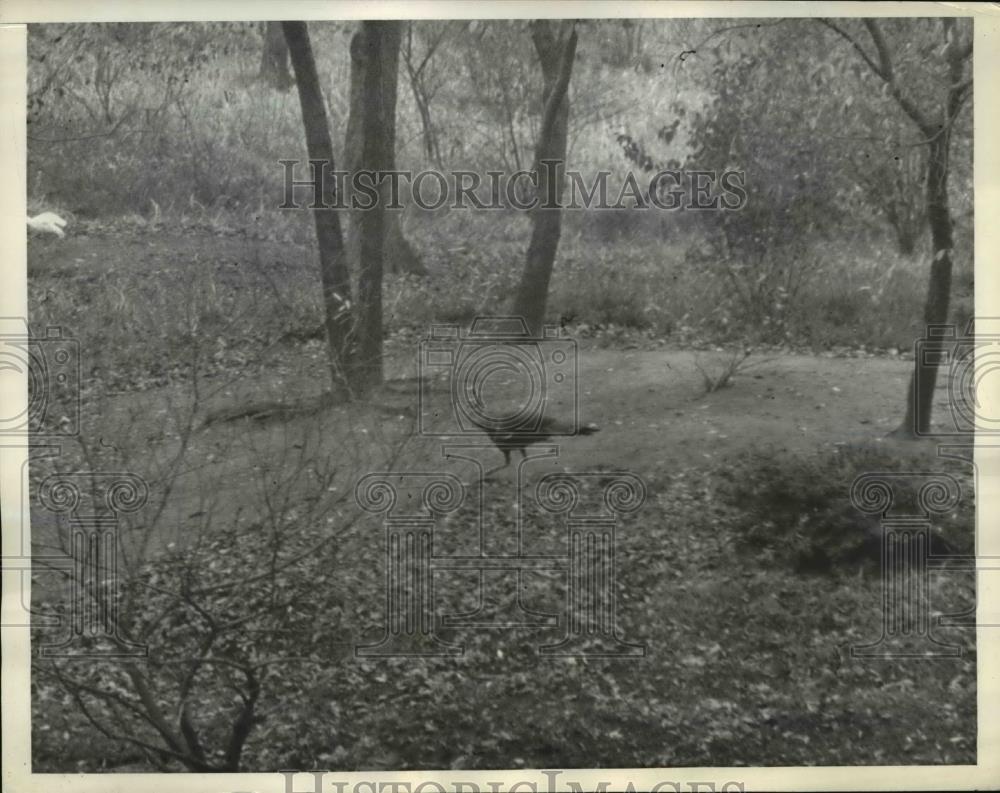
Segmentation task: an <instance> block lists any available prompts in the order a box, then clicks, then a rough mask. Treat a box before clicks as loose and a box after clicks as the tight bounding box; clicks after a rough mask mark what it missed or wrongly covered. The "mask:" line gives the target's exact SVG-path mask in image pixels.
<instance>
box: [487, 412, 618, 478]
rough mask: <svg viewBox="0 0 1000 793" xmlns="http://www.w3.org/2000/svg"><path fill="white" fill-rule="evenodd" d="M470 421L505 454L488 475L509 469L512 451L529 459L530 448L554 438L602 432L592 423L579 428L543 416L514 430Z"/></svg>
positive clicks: (494, 424)
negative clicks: (500, 462) (502, 462)
mask: <svg viewBox="0 0 1000 793" xmlns="http://www.w3.org/2000/svg"><path fill="white" fill-rule="evenodd" d="M470 420H471V421H472V423H473V424H475V425H476V426H477V427H478V428H479V429H481V430H482V431H483V432H485V433H486V435H487V436H488V437H489V439H490V440H491V441H492V442H493V444H494V445H495V446H496V447H497V448H498V449H499V450H500V451H501V452H503V459H504V464H503V465H499V466H497V467H496V468H492V469H490V471H489V472H488V473H493V472H495V471H499V470H500V469H501V468H506V467H508V466H509V465H510V453H511V452H512V451H515V450H516V451H520V452H521V457H522V458H527V456H528V452H527V448H528V447H529V446H531V445H533V444H536V443H544V442H545V441H547V440H549V439H550V438H552V437H553V436H555V437H558V436H573V435H593V434H594V433H595V432H600V427H598V426H597V425H596V424H593V423H590V424H584V425H582V426H579V427H577V426H575V425H574V424H571V423H569V422H567V421H561V420H560V419H557V418H555V417H554V416H542V417H541V418H540V419H539V420H538V421H537V422H536V421H526V422H524V423H523V424H522V425H521V426H520V427H515V428H513V429H511V428H508V427H505V426H501V425H500V424H499V423H491V422H488V421H479V420H476V419H470Z"/></svg>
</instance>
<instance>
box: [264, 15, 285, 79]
mask: <svg viewBox="0 0 1000 793" xmlns="http://www.w3.org/2000/svg"><path fill="white" fill-rule="evenodd" d="M260 77H261V79H262V80H263V81H264V82H265V83H267V84H268V85H270V86H271V87H272V88H277V89H278V90H279V91H287V90H288V89H289V88H291V87H292V75H291V72H289V70H288V43H287V42H286V41H285V34H284V32H283V31H282V29H281V23H280V22H265V23H264V48H263V54H262V55H261V59H260Z"/></svg>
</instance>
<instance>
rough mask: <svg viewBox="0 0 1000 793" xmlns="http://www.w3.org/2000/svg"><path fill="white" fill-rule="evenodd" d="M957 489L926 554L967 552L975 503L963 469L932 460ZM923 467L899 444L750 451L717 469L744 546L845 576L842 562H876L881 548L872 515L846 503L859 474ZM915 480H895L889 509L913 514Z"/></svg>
mask: <svg viewBox="0 0 1000 793" xmlns="http://www.w3.org/2000/svg"><path fill="white" fill-rule="evenodd" d="M933 462H934V465H933V467H932V469H931V470H934V471H941V472H947V473H949V474H950V475H952V476H955V477H956V478H958V480H959V482H960V483H961V485H962V493H961V500H960V503H959V505H958V507H957V508H956V509H955V510H954V511H953V512H952V513H950V514H946V515H939V516H934V518H933V519H932V521H931V523H932V531H933V535H932V550H933V551H934V552H935V553H942V554H970V553H972V552H973V538H974V529H975V500H974V492H973V488H972V481H971V478H970V477H969V476H968V474H967V469H964V468H963V467H962V466H961V465H959V464H957V463H955V462H953V461H952V462H950V463H948V462H947V461H944V460H935V461H933ZM927 470H928V461H927V459H926V458H925V457H921V456H920V454H919V452H918V451H916V450H914V451H907V450H906V449H905V448H901V447H900V444H898V443H889V442H886V443H881V444H879V443H875V444H867V445H845V446H841V447H837V448H835V449H833V450H831V451H826V452H820V453H817V454H815V455H812V456H805V455H802V454H795V453H792V452H789V451H788V450H785V449H779V448H768V449H765V450H761V451H755V452H750V453H747V454H745V455H743V456H742V458H741V459H740V460H738V461H737V462H735V463H734V464H733V465H731V466H727V467H726V468H725V469H721V470H720V471H719V479H720V483H721V484H720V495H721V496H722V498H723V500H724V501H726V502H727V503H728V504H730V505H731V506H732V507H733V508H734V510H735V511H734V515H733V518H732V521H733V522H732V526H733V528H734V531H735V532H736V534H737V535H738V536H739V537H741V540H742V542H743V543H745V544H746V546H747V547H748V548H753V549H756V550H758V551H760V550H764V551H765V552H767V553H769V554H774V555H775V556H777V557H779V558H780V559H782V560H783V561H784V562H787V563H792V564H795V565H796V566H798V567H799V568H800V569H813V570H817V569H818V570H826V569H829V568H830V567H831V566H833V567H835V568H840V569H844V570H847V569H849V567H845V566H844V565H845V563H847V564H848V565H849V566H852V565H851V563H856V562H859V561H861V562H871V561H874V562H877V561H878V560H879V553H880V547H881V524H880V520H879V518H878V516H871V515H869V514H866V513H863V512H861V511H860V510H858V509H857V508H856V507H855V506H854V505H853V504H852V503H851V496H850V493H851V485H852V483H853V482H854V480H855V479H856V478H857V477H858V476H860V475H862V474H865V473H883V472H896V473H908V472H913V473H914V474H915V475H916V474H917V472H924V471H927ZM921 484H922V481H920V480H919V477H917V476H915V477H914V478H912V479H910V478H903V479H897V480H894V488H895V489H894V496H895V498H896V499H897V501H895V502H894V509H896V508H898V509H900V510H902V511H908V510H909V511H916V504H917V492H918V490H919V487H920V485H921Z"/></svg>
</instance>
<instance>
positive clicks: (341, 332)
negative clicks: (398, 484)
mask: <svg viewBox="0 0 1000 793" xmlns="http://www.w3.org/2000/svg"><path fill="white" fill-rule="evenodd" d="M281 25H282V29H283V31H284V34H285V39H286V40H287V42H288V50H289V53H290V55H291V59H292V67H293V69H294V70H295V83H296V85H297V86H298V89H299V102H300V104H301V105H302V123H303V125H304V127H305V133H306V149H307V151H308V153H309V160H310V161H311V162H313V163H317V164H318V165H317V167H321V166H322V165H324V164H328V165H329V168H330V170H333V164H334V159H333V143H332V142H331V140H330V128H329V125H328V123H327V118H326V105H325V103H324V101H323V91H322V89H321V88H320V84H319V75H318V74H317V73H316V60H315V58H314V57H313V52H312V45H311V44H310V42H309V31H308V30H307V28H306V23H305V22H282V23H281ZM334 186H335V184H334V181H333V180H332V179H326V180H324V181H323V204H324V205H326V206H333V205H335V204H336V200H335V199H336V196H335V194H334ZM313 220H314V222H315V225H316V241H317V243H318V245H319V270H320V278H321V280H322V283H323V308H324V311H325V325H326V334H327V343H328V347H327V352H328V357H329V363H330V372H331V375H332V378H333V388H334V390H338V389H341V390H344V389H347V390H348V391H349V388H348V386H349V358H350V341H351V336H352V328H351V278H350V271H349V270H348V267H347V257H346V255H345V250H344V237H343V234H342V233H341V230H340V215H339V214H338V212H337V211H336V210H330V209H325V210H324V209H323V208H321V207H317V208H315V209H314V210H313Z"/></svg>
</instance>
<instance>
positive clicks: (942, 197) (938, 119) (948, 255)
mask: <svg viewBox="0 0 1000 793" xmlns="http://www.w3.org/2000/svg"><path fill="white" fill-rule="evenodd" d="M820 22H821V23H822V24H824V25H825V26H826V27H828V28H829V29H830V30H832V31H834V32H835V33H836V34H837V35H838V36H840V37H841V38H842V39H844V40H845V41H847V42H848V43H849V44H850V45H851V46H852V47H853V48H854V51H855V53H856V54H857V55H858V57H860V58H861V61H862V62H863V63H864V64H865V66H866V67H867V68H868V69H869V70H870V72H871V73H872V74H873V75H875V77H877V78H878V79H879V80H880V81H881V82H882V84H883V85H884V86H885V90H886V92H887V94H888V95H889V96H891V97H892V99H893V101H894V102H895V103H896V105H897V106H898V107H899V108H900V110H902V112H903V113H904V115H905V116H906V117H907V118H908V119H909V120H910V121H911V122H912V124H913V125H914V126H915V127H916V129H917V131H918V132H919V134H920V136H921V139H922V140H921V142H922V144H923V145H925V146H926V147H927V160H926V192H925V208H926V213H927V222H928V225H929V227H930V232H931V245H932V251H933V253H932V256H933V258H932V260H931V271H930V280H929V283H928V287H927V299H926V302H925V304H924V323H925V324H926V325H927V326H928V327H930V326H931V325H943V324H945V323H946V322H947V321H948V307H949V301H950V297H951V271H952V252H953V248H954V222H953V220H952V216H951V210H950V208H949V202H948V174H949V168H950V154H951V140H952V133H953V129H954V125H955V122H956V120H957V119H958V116H959V114H960V113H961V111H962V108H963V107H964V105H965V102H966V100H967V99H968V97H969V93H970V92H971V89H972V75H971V73H970V72H971V62H972V25H971V23H969V21H968V20H966V23H965V24H962V25H961V27H959V25H958V24H957V23H956V20H955V19H954V18H952V17H941V18H939V19H937V20H929V23H930V24H931V25H934V26H935V27H936V28H938V38H937V40H936V41H932V47H925V48H924V49H923V50H922V51H921V52H920V53H919V54H917V53H913V54H914V55H915V56H916V57H917V58H920V57H921V56H923V58H925V59H926V58H927V56H931V59H930V66H931V70H932V73H933V74H932V76H933V78H935V79H934V81H933V82H932V83H930V88H931V90H930V94H931V95H930V97H928V98H924V99H923V100H922V101H918V99H917V96H919V93H918V91H917V90H915V88H914V87H913V86H914V85H915V81H913V82H911V87H907V86H905V85H904V84H903V81H902V80H901V79H900V69H899V68H898V67H899V63H898V61H899V60H900V58H899V51H898V50H897V51H896V52H894V51H893V49H892V47H891V46H890V43H889V41H888V40H887V38H886V35H885V32H884V30H883V24H882V23H880V22H879V21H878V20H875V19H864V20H862V24H863V26H864V29H865V31H866V33H867V38H868V45H867V47H866V46H864V45H863V44H862V37H861V36H860V35H858V34H856V33H854V32H853V31H851V30H849V29H848V28H847V27H846V25H845V24H844V23H840V22H834V21H832V20H828V19H823V20H820ZM912 45H913V40H912V38H911V37H910V36H909V35H908V36H907V40H906V42H905V43H904V45H903V47H902V48H901V49H903V50H909V51H910V52H912V51H913V50H914V49H915V48H914V47H913V46H912ZM920 84H922V85H926V84H927V83H926V82H925V81H924V80H922V81H921V83H920ZM937 374H938V361H937V359H936V358H934V357H933V356H931V357H930V359H929V360H925V356H920V355H918V356H915V361H914V371H913V375H912V377H911V379H910V386H909V389H908V393H907V400H906V416H905V418H904V419H903V423H902V424H901V425H900V426H899V427H898V428H897V429H896V430H895V432H896V433H897V434H902V435H910V436H912V435H916V434H925V433H927V432H928V431H929V430H930V422H931V411H932V407H933V399H934V389H935V387H936V385H937Z"/></svg>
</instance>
